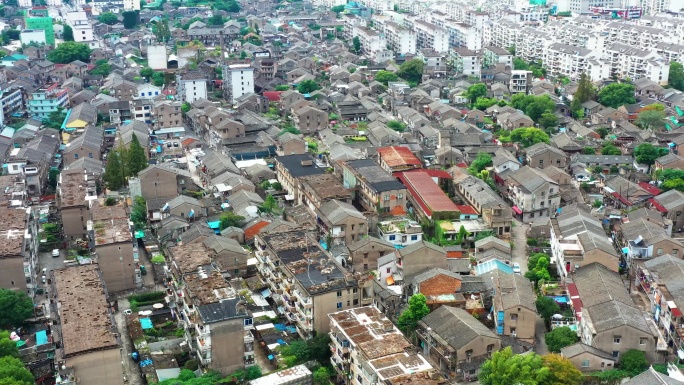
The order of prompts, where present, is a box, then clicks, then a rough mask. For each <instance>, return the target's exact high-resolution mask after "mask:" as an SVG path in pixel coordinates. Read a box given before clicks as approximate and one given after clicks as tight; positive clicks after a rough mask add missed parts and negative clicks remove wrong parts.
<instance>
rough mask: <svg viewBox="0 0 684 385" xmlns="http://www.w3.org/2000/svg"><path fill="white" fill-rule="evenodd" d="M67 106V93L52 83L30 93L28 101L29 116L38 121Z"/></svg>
mask: <svg viewBox="0 0 684 385" xmlns="http://www.w3.org/2000/svg"><path fill="white" fill-rule="evenodd" d="M68 106H69V91H68V90H66V89H62V88H60V87H59V84H57V83H53V84H48V85H45V86H44V87H42V88H40V89H38V90H36V91H35V92H33V93H31V98H30V99H29V101H28V112H29V115H30V116H31V117H32V118H34V119H38V120H41V121H42V120H43V119H46V118H47V117H48V116H50V113H51V112H56V111H57V110H58V109H59V108H60V107H62V108H66V107H68Z"/></svg>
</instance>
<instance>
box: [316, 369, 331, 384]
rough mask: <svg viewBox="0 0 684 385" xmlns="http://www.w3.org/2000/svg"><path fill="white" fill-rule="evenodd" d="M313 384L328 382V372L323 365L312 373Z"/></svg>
mask: <svg viewBox="0 0 684 385" xmlns="http://www.w3.org/2000/svg"><path fill="white" fill-rule="evenodd" d="M313 380H314V384H316V385H328V384H330V372H329V371H328V368H326V367H325V366H321V367H320V368H318V369H316V371H315V372H314V373H313Z"/></svg>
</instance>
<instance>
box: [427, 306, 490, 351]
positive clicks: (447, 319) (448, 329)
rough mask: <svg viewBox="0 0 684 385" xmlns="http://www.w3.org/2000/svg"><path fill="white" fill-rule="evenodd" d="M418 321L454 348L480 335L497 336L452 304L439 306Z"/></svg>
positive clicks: (460, 346)
mask: <svg viewBox="0 0 684 385" xmlns="http://www.w3.org/2000/svg"><path fill="white" fill-rule="evenodd" d="M420 323H421V326H423V327H426V328H427V327H429V328H432V333H433V335H436V338H439V339H441V340H442V341H443V342H446V343H447V344H448V345H449V346H451V347H452V348H454V349H455V350H459V349H461V348H463V347H464V346H466V345H467V344H468V343H470V342H472V341H473V340H474V339H476V338H478V337H480V336H485V337H490V338H498V337H497V336H496V335H495V334H494V333H493V332H492V331H491V330H489V328H487V327H486V326H484V324H482V323H481V322H480V321H478V320H477V319H475V317H473V316H472V315H471V314H470V313H468V312H467V311H465V310H463V309H461V308H457V307H452V306H440V307H439V308H438V309H437V310H435V311H433V312H432V313H430V314H428V315H426V316H425V317H423V319H422V320H421V321H420Z"/></svg>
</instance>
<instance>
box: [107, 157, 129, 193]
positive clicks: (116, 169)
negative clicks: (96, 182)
mask: <svg viewBox="0 0 684 385" xmlns="http://www.w3.org/2000/svg"><path fill="white" fill-rule="evenodd" d="M121 162H122V160H121V157H120V155H119V151H117V150H111V151H109V154H108V155H107V165H106V166H105V172H104V175H103V176H102V179H103V180H104V182H105V185H106V186H107V188H108V189H109V190H111V191H117V190H119V189H120V188H122V187H123V186H124V184H125V183H126V179H125V177H124V170H123V164H122V163H121Z"/></svg>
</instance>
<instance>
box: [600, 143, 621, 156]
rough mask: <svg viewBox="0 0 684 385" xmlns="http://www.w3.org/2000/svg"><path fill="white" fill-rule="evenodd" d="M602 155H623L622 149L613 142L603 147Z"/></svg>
mask: <svg viewBox="0 0 684 385" xmlns="http://www.w3.org/2000/svg"><path fill="white" fill-rule="evenodd" d="M601 155H622V150H620V149H619V148H617V147H615V145H613V144H607V145H605V146H603V148H602V149H601Z"/></svg>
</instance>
